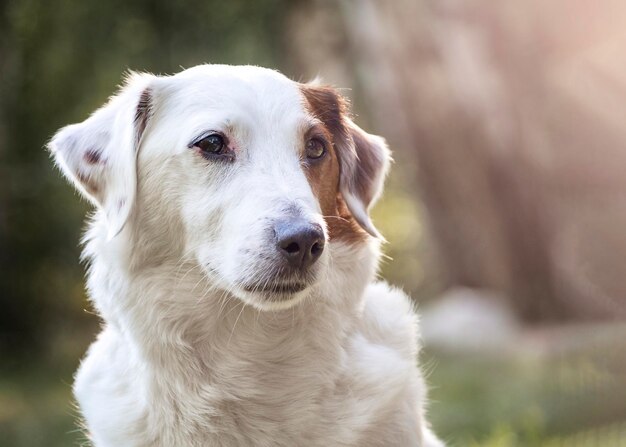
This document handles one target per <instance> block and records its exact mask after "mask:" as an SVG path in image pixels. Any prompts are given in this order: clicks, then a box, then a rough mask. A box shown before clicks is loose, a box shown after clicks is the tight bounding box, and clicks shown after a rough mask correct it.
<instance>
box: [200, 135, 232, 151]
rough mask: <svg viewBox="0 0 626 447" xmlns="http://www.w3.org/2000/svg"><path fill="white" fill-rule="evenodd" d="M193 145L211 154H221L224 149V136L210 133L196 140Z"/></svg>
mask: <svg viewBox="0 0 626 447" xmlns="http://www.w3.org/2000/svg"><path fill="white" fill-rule="evenodd" d="M194 146H195V147H197V148H199V149H200V150H201V151H202V152H204V153H206V154H212V155H220V154H223V153H224V150H225V149H226V143H225V142H224V137H222V136H221V135H219V134H216V133H212V134H211V135H208V136H206V137H204V138H202V139H201V140H198V141H196V142H195V143H194Z"/></svg>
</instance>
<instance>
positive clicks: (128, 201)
mask: <svg viewBox="0 0 626 447" xmlns="http://www.w3.org/2000/svg"><path fill="white" fill-rule="evenodd" d="M154 78H155V77H154V76H152V75H147V74H136V73H131V74H130V75H129V77H128V79H127V80H126V82H125V84H124V85H123V86H122V88H121V89H120V91H119V93H118V94H117V95H115V96H113V97H112V98H111V99H110V100H109V102H108V103H107V104H105V105H104V106H103V107H102V108H100V109H98V110H97V111H96V112H94V113H93V114H92V115H91V116H90V117H89V118H87V119H86V120H85V121H83V122H82V123H78V124H72V125H69V126H66V127H64V128H62V129H61V130H59V131H58V132H57V134H56V135H55V136H54V137H53V138H52V140H51V141H50V143H49V144H48V148H49V150H50V152H51V153H52V154H53V156H54V158H55V161H56V164H57V165H58V166H59V167H60V168H61V170H62V171H63V173H64V174H65V175H66V176H67V178H68V179H69V180H70V181H71V182H72V183H73V184H74V186H76V188H77V189H78V190H79V191H80V192H81V193H82V194H83V195H84V196H85V197H86V198H88V199H89V200H90V201H91V202H93V203H94V204H95V205H96V206H97V207H99V208H101V209H102V210H103V211H104V214H105V215H106V219H107V223H108V237H109V239H112V238H113V237H115V236H116V235H117V234H118V233H119V232H120V231H121V230H122V228H124V225H125V223H126V221H127V220H128V217H129V215H130V213H131V212H132V209H133V206H134V203H135V194H136V189H137V168H136V160H137V149H138V148H139V144H140V142H141V138H142V135H143V133H144V130H145V128H146V125H147V124H148V120H149V117H150V114H151V107H152V88H151V82H152V81H153V79H154Z"/></svg>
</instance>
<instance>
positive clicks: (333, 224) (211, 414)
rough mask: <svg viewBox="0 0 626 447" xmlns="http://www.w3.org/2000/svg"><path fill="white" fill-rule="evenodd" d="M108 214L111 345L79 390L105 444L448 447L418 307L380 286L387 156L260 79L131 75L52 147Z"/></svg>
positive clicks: (321, 110) (245, 71)
mask: <svg viewBox="0 0 626 447" xmlns="http://www.w3.org/2000/svg"><path fill="white" fill-rule="evenodd" d="M50 149H51V151H52V153H53V154H54V156H55V158H56V161H57V163H58V165H59V166H60V167H61V169H62V170H63V172H64V173H65V175H66V176H67V177H68V178H69V179H70V180H71V181H72V182H73V183H74V185H75V186H76V187H77V188H78V189H79V190H80V191H81V192H82V193H83V194H84V195H85V196H86V197H87V198H88V199H89V200H91V201H92V202H93V203H94V204H95V205H96V207H97V212H96V214H95V216H94V218H93V219H92V221H91V224H90V228H89V231H88V232H87V235H86V238H85V244H86V248H85V257H86V258H87V259H88V260H89V261H90V265H91V267H90V269H89V275H88V276H89V279H88V288H89V294H90V296H91V299H92V300H93V304H94V306H95V307H96V309H97V310H98V312H99V313H100V315H101V316H102V318H103V320H104V328H103V331H102V333H101V334H100V336H99V337H98V339H97V341H96V342H95V343H94V344H93V345H92V346H91V348H90V349H89V352H88V354H87V356H86V358H85V359H84V360H83V362H82V364H81V366H80V369H79V370H78V373H77V374H76V381H75V385H74V393H75V395H76V398H77V400H78V402H79V405H80V408H81V411H82V413H83V415H84V417H85V420H86V426H87V429H88V431H89V436H90V439H91V440H92V442H93V443H94V444H95V445H96V446H98V447H101V446H109V447H123V446H167V447H173V446H290V447H291V446H307V447H308V446H323V447H329V446H440V445H441V443H440V442H439V441H438V440H437V438H436V437H435V436H434V435H433V434H432V432H431V431H430V429H429V428H428V425H427V423H426V422H425V418H424V409H423V402H424V400H425V392H426V391H425V386H424V385H423V381H422V377H421V375H420V372H419V370H418V368H417V366H416V362H417V353H418V344H417V335H416V324H417V323H416V316H415V315H414V313H413V311H412V308H411V303H410V301H409V299H408V298H407V297H406V296H405V295H404V294H403V293H402V292H400V291H398V290H395V289H392V288H390V287H389V286H388V285H386V284H384V283H373V281H374V277H375V273H376V268H377V263H378V258H379V242H378V238H377V231H376V229H375V228H374V226H373V225H372V222H371V221H370V219H369V217H368V208H369V207H370V206H371V205H372V204H373V203H374V201H375V200H376V199H377V197H378V196H379V194H380V192H381V189H382V185H383V181H384V177H385V173H386V170H387V166H388V150H387V148H386V146H385V143H384V141H383V140H382V139H381V138H379V137H376V136H373V135H369V134H367V133H365V132H364V131H363V130H361V129H360V128H359V127H357V126H356V125H355V124H354V123H353V122H352V121H351V120H350V118H349V115H348V111H347V106H346V102H345V100H344V99H343V98H342V97H341V96H340V95H338V94H337V92H336V91H335V90H334V89H332V88H329V87H322V86H317V85H311V84H299V83H296V82H293V81H291V80H289V79H287V78H286V77H284V76H283V75H281V74H279V73H277V72H275V71H272V70H268V69H263V68H258V67H249V66H248V67H232V66H221V65H204V66H198V67H195V68H191V69H189V70H185V71H183V72H181V73H179V74H177V75H175V76H167V77H158V76H153V75H147V74H132V75H131V76H130V78H129V79H128V81H127V82H126V84H125V86H124V87H123V88H122V89H121V91H120V93H119V94H118V95H117V96H115V97H113V98H112V99H111V100H110V102H109V103H108V104H106V105H105V106H104V107H102V108H101V109H99V110H98V111H96V112H95V113H94V114H93V115H92V116H90V117H89V118H88V119H87V120H86V121H84V122H82V123H80V124H74V125H71V126H67V127H65V128H63V129H61V130H60V131H59V132H58V133H57V135H56V136H55V137H54V138H53V140H52V142H51V143H50Z"/></svg>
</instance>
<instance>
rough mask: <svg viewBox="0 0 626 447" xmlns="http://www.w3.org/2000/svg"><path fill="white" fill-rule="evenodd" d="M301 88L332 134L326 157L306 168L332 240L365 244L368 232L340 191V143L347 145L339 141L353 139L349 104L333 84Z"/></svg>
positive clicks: (307, 104) (308, 105)
mask: <svg viewBox="0 0 626 447" xmlns="http://www.w3.org/2000/svg"><path fill="white" fill-rule="evenodd" d="M300 91H301V92H302V94H303V96H304V100H305V107H306V108H307V110H308V111H309V113H311V115H312V116H313V117H315V118H317V119H318V120H320V121H321V122H322V123H323V127H324V130H323V133H324V134H325V135H328V136H329V137H330V144H329V145H328V146H327V149H328V154H327V155H326V156H325V158H324V159H322V160H319V161H318V162H314V163H309V164H308V165H306V167H305V172H306V175H307V178H308V180H309V183H310V184H311V188H312V189H313V193H314V194H315V195H316V197H317V198H318V200H319V201H320V207H321V208H322V213H323V215H324V220H325V221H326V226H327V227H328V231H329V238H330V240H331V241H333V240H341V241H342V242H346V243H349V244H357V243H363V242H364V241H365V240H366V239H367V237H368V235H367V233H366V232H365V231H364V230H363V229H362V228H361V227H360V226H359V224H358V223H357V222H356V221H355V219H354V217H353V216H352V214H351V213H350V211H349V210H348V207H347V206H346V204H345V202H344V200H343V197H342V196H341V193H340V192H339V179H340V175H341V154H340V153H338V146H339V147H343V146H345V144H338V143H342V142H345V141H346V139H348V138H350V133H349V130H348V129H347V127H346V125H345V123H344V116H345V115H346V114H347V113H348V104H347V102H346V100H345V99H344V98H343V97H342V96H341V95H339V94H338V93H337V92H336V91H335V89H333V88H331V87H318V86H311V85H305V84H301V85H300ZM314 129H315V128H314ZM311 132H315V131H314V130H311V131H309V132H307V139H308V138H310V134H311ZM305 141H306V140H305Z"/></svg>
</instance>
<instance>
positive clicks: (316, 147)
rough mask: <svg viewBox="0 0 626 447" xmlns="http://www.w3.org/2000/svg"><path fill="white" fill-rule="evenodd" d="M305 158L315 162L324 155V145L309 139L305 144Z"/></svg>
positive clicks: (314, 139) (316, 140)
mask: <svg viewBox="0 0 626 447" xmlns="http://www.w3.org/2000/svg"><path fill="white" fill-rule="evenodd" d="M305 149H306V158H308V159H310V160H317V159H318V158H322V157H323V156H324V154H326V145H325V144H324V143H323V142H322V141H320V140H318V139H317V138H311V139H310V140H309V141H307V142H306V148H305Z"/></svg>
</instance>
